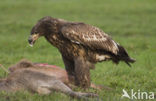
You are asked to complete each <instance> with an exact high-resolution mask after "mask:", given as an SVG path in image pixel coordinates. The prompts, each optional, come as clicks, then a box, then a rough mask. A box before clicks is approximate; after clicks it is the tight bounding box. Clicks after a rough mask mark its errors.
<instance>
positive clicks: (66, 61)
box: [62, 55, 75, 83]
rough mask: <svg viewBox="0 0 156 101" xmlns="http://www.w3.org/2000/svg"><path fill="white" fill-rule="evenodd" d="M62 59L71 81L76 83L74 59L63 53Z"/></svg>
mask: <svg viewBox="0 0 156 101" xmlns="http://www.w3.org/2000/svg"><path fill="white" fill-rule="evenodd" d="M62 59H63V62H64V65H65V69H66V71H67V73H68V75H69V76H68V79H69V80H70V82H72V83H75V78H74V77H75V69H74V61H72V60H69V59H68V58H66V57H65V56H63V55H62Z"/></svg>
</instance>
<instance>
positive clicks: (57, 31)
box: [28, 16, 135, 87]
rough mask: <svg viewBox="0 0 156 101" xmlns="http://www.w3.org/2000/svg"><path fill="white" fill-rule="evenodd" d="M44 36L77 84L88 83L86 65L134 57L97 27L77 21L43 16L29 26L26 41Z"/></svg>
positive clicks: (87, 85) (88, 66)
mask: <svg viewBox="0 0 156 101" xmlns="http://www.w3.org/2000/svg"><path fill="white" fill-rule="evenodd" d="M41 36H44V37H45V38H46V39H47V40H48V42H50V43H51V44H52V45H53V46H55V47H57V48H58V50H59V51H60V53H61V55H62V58H63V61H64V64H65V68H66V70H67V72H68V75H73V76H75V78H76V80H75V81H76V82H75V83H76V84H77V85H79V86H81V87H89V86H90V71H89V70H90V68H94V64H95V63H97V62H101V61H106V60H112V61H113V62H114V63H118V62H119V61H124V62H126V63H127V64H128V65H129V66H130V63H133V62H134V61H135V60H134V59H132V58H130V57H129V55H128V53H127V52H126V50H125V49H124V48H123V47H122V46H121V45H119V44H118V43H116V42H115V41H113V40H112V38H111V37H110V36H108V35H107V34H106V33H104V32H103V31H102V30H100V29H99V28H97V27H95V26H92V25H88V24H85V23H80V22H68V21H65V20H63V19H56V18H52V17H49V16H47V17H44V18H42V19H40V20H39V21H38V22H37V24H36V25H35V26H34V27H33V28H32V30H31V35H30V37H29V39H28V41H29V44H30V45H33V44H34V43H35V41H36V40H37V39H38V38H39V37H41Z"/></svg>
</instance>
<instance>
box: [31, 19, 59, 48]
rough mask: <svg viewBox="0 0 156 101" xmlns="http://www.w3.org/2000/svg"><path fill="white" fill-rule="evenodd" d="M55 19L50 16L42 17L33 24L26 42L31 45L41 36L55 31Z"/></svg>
mask: <svg viewBox="0 0 156 101" xmlns="http://www.w3.org/2000/svg"><path fill="white" fill-rule="evenodd" d="M55 29H56V21H55V19H54V18H52V17H50V16H46V17H43V18H42V19H40V20H39V21H38V22H37V24H35V25H34V26H33V28H32V30H31V33H30V36H29V38H28V42H29V44H30V46H33V45H34V43H35V42H36V40H37V39H38V38H39V37H41V36H46V35H48V34H51V33H53V32H55Z"/></svg>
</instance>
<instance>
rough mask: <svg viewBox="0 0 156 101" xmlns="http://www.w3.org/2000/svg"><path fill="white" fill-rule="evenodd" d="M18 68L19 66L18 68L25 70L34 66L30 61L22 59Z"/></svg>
mask: <svg viewBox="0 0 156 101" xmlns="http://www.w3.org/2000/svg"><path fill="white" fill-rule="evenodd" d="M19 66H20V67H24V68H27V67H32V66H34V65H33V63H32V62H30V61H28V60H25V59H24V60H21V61H20V62H19Z"/></svg>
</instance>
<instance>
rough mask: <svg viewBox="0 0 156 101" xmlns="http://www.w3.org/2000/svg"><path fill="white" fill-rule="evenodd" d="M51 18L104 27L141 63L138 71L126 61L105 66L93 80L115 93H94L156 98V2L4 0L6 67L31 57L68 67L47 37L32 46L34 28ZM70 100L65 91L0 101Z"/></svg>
mask: <svg viewBox="0 0 156 101" xmlns="http://www.w3.org/2000/svg"><path fill="white" fill-rule="evenodd" d="M47 15H49V16H53V17H57V18H63V19H66V20H70V21H82V22H86V23H88V24H92V25H95V26H98V27H100V28H101V29H103V30H104V31H105V32H106V33H108V34H109V35H111V36H112V37H113V39H114V40H116V41H117V42H119V43H120V44H122V45H123V46H124V47H125V48H126V49H127V50H128V53H129V54H130V56H132V57H133V58H135V59H136V60H137V62H136V63H135V64H133V65H132V68H129V67H128V66H127V65H126V64H124V63H122V62H121V63H120V64H119V65H117V66H116V65H114V64H112V62H103V63H99V64H97V65H96V69H95V70H91V77H92V82H94V83H96V84H101V85H105V86H109V87H112V88H113V89H114V90H113V91H105V90H102V91H94V90H90V91H94V92H97V93H98V94H99V95H100V97H101V98H102V99H103V101H129V99H126V98H124V99H121V95H122V89H126V90H127V91H130V90H131V89H134V90H135V91H137V90H139V89H140V90H141V91H147V92H148V91H152V92H155V94H156V73H155V71H156V62H155V60H156V33H155V32H156V1H155V0H34V1H31V0H5V1H4V0H0V63H1V64H3V65H4V66H5V67H8V66H9V65H11V64H14V63H16V62H18V61H19V60H20V59H22V58H26V59H29V60H31V61H33V62H44V63H45V62H46V63H49V64H55V65H58V66H61V67H64V66H63V62H62V59H61V56H60V54H59V52H58V50H57V49H56V48H54V47H52V46H51V45H50V44H49V43H47V42H46V40H45V39H44V38H41V39H39V40H38V41H37V42H36V44H35V46H34V47H33V48H31V47H29V46H28V42H27V38H28V36H29V33H30V30H31V28H32V26H33V25H34V24H35V23H36V21H37V20H38V19H40V18H42V17H43V16H47ZM5 76H7V74H6V73H5V72H4V71H3V70H0V77H5ZM69 100H70V99H69V97H67V96H65V95H63V94H60V93H54V94H51V95H46V96H45V95H44V96H41V95H38V94H30V93H28V92H17V93H14V94H6V93H0V101H69ZM75 101H76V100H75ZM134 101H136V100H134ZM146 101H148V100H146ZM152 101H154V100H152Z"/></svg>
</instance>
